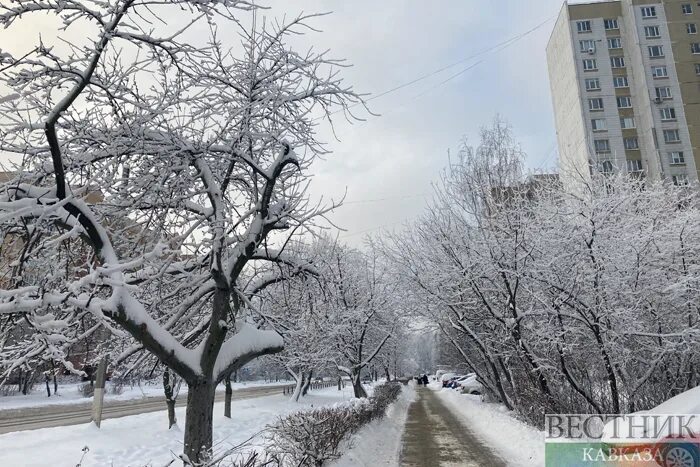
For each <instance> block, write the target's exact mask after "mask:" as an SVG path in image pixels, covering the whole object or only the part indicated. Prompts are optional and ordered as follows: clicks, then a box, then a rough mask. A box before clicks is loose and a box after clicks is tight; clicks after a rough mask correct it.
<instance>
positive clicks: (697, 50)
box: [690, 42, 700, 54]
mask: <svg viewBox="0 0 700 467" xmlns="http://www.w3.org/2000/svg"><path fill="white" fill-rule="evenodd" d="M690 51H691V52H692V53H694V54H700V42H693V43H692V44H690Z"/></svg>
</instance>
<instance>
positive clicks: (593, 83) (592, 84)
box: [586, 78, 600, 91]
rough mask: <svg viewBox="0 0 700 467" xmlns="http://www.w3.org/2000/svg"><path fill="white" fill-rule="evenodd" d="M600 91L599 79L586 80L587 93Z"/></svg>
mask: <svg viewBox="0 0 700 467" xmlns="http://www.w3.org/2000/svg"><path fill="white" fill-rule="evenodd" d="M598 90H600V79H598V78H586V91H598Z"/></svg>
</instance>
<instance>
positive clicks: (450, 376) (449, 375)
mask: <svg viewBox="0 0 700 467" xmlns="http://www.w3.org/2000/svg"><path fill="white" fill-rule="evenodd" d="M456 376H457V375H456V374H455V373H445V374H443V375H442V376H441V377H440V381H441V382H442V387H443V388H446V387H447V384H448V383H449V382H450V380H452V379H453V378H455V377H456Z"/></svg>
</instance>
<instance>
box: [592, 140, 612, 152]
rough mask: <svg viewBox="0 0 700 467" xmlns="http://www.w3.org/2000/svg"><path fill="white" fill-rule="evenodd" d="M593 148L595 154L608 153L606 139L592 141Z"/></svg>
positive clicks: (608, 148) (608, 146) (607, 141)
mask: <svg viewBox="0 0 700 467" xmlns="http://www.w3.org/2000/svg"><path fill="white" fill-rule="evenodd" d="M593 147H595V153H596V154H606V153H609V152H610V141H609V140H607V139H594V140H593Z"/></svg>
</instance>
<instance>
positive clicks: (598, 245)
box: [383, 123, 700, 424]
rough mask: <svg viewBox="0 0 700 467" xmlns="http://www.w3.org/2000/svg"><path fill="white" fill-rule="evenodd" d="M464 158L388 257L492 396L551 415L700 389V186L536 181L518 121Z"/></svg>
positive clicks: (630, 405)
mask: <svg viewBox="0 0 700 467" xmlns="http://www.w3.org/2000/svg"><path fill="white" fill-rule="evenodd" d="M452 162H453V163H452V165H451V166H450V167H449V168H448V169H447V170H446V172H445V174H444V177H443V179H442V180H441V182H440V183H439V184H438V185H437V187H436V194H435V198H434V201H433V204H432V206H431V207H430V209H428V210H427V211H426V213H425V214H424V215H423V216H422V218H421V219H419V220H418V221H416V222H415V223H414V224H413V225H412V228H411V229H408V230H407V231H406V232H403V233H401V234H396V235H394V236H393V238H391V239H390V240H388V241H386V242H385V243H384V246H383V250H384V252H385V254H386V255H387V257H388V258H389V259H390V260H391V261H392V264H393V266H394V267H393V268H392V269H391V270H392V271H395V272H396V274H397V275H398V276H399V278H400V279H401V280H402V281H403V291H404V296H405V299H406V300H409V301H413V302H414V303H416V304H417V305H418V304H421V303H422V304H423V306H414V307H413V308H412V309H413V310H416V311H419V312H420V314H421V315H422V317H424V318H427V319H428V320H429V321H430V322H431V323H432V324H433V325H434V326H435V327H436V328H437V329H439V330H440V332H441V336H442V337H443V339H444V340H445V342H447V343H449V344H450V346H451V347H452V349H451V351H452V353H453V354H454V355H456V356H458V358H459V359H460V360H462V364H463V365H464V366H465V367H467V368H469V370H470V371H475V372H476V373H477V374H478V377H479V379H480V381H481V382H482V383H483V384H484V386H485V387H486V389H487V391H488V392H489V394H490V395H491V396H492V397H494V398H497V399H500V400H502V401H503V402H504V403H505V404H506V405H507V406H509V407H512V408H514V409H517V410H519V411H520V412H521V413H522V414H523V415H524V416H526V417H528V418H529V420H531V421H532V423H534V424H540V423H542V416H541V415H542V413H543V411H553V412H557V413H583V412H590V411H593V412H599V413H617V412H620V411H622V412H625V411H634V410H638V409H644V408H647V407H651V406H654V405H657V404H658V403H660V402H662V401H664V400H666V399H668V398H670V397H672V396H674V395H676V394H678V393H680V392H682V391H684V390H687V389H689V388H692V387H694V386H696V385H697V384H698V383H700V379H699V377H698V372H697V367H698V365H699V364H700V352H699V351H698V342H699V341H700V308H699V307H698V304H699V303H700V302H699V301H698V293H699V292H700V288H699V284H700V262H699V261H698V258H699V257H700V208H699V206H700V203H699V200H698V195H697V192H696V191H694V190H690V189H688V188H686V187H674V186H667V185H662V184H650V183H645V182H644V180H638V179H626V178H624V177H618V178H612V177H601V178H596V179H594V180H593V181H592V182H591V183H590V184H589V185H588V186H587V190H586V192H585V193H584V194H582V195H581V196H573V195H571V194H570V193H566V192H564V191H563V190H562V189H561V187H559V186H558V184H556V183H553V182H552V179H551V177H549V178H544V179H539V180H538V179H537V178H536V177H535V178H532V179H529V180H526V179H524V178H521V177H520V176H519V174H520V173H522V170H521V167H522V165H521V164H522V159H521V157H520V156H519V149H518V146H517V144H516V143H515V142H514V141H513V139H512V136H511V135H510V131H509V130H508V128H507V126H505V125H503V124H502V123H497V124H496V125H494V126H493V127H491V128H488V129H486V130H485V131H484V132H483V134H482V141H481V144H480V145H479V146H477V147H474V148H472V147H468V146H465V147H464V148H463V150H462V151H461V152H460V153H459V155H458V157H457V158H455V159H454V160H453V161H452ZM542 180H544V181H542Z"/></svg>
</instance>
